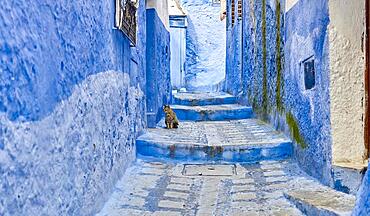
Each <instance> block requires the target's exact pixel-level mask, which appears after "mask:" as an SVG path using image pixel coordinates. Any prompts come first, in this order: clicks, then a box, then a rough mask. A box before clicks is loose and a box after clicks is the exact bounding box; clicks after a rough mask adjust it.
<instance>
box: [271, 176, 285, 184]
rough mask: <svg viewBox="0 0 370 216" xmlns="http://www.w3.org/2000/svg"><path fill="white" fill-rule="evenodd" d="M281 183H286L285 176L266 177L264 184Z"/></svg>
mask: <svg viewBox="0 0 370 216" xmlns="http://www.w3.org/2000/svg"><path fill="white" fill-rule="evenodd" d="M281 181H288V178H287V177H286V176H281V177H267V178H266V182H268V183H271V182H281Z"/></svg>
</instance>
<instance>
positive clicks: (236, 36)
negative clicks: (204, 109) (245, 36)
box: [224, 0, 243, 95]
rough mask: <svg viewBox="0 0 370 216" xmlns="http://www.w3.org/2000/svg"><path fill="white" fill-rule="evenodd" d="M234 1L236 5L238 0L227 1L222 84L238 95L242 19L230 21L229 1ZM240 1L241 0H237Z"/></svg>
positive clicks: (227, 90)
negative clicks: (223, 78) (224, 74)
mask: <svg viewBox="0 0 370 216" xmlns="http://www.w3.org/2000/svg"><path fill="white" fill-rule="evenodd" d="M232 1H234V3H235V5H238V0H229V1H228V3H227V9H226V10H227V11H228V13H227V18H226V19H227V26H226V29H227V31H226V35H227V36H226V44H227V55H226V71H227V73H226V79H225V85H224V91H226V92H228V93H230V94H233V95H239V94H242V88H241V87H242V49H241V45H242V34H241V31H242V23H243V22H242V20H241V19H238V18H236V19H235V23H234V24H232V23H231V10H232V9H231V2H232ZM239 1H241V0H239ZM234 10H235V11H234V12H235V14H237V10H238V8H237V7H235V8H234Z"/></svg>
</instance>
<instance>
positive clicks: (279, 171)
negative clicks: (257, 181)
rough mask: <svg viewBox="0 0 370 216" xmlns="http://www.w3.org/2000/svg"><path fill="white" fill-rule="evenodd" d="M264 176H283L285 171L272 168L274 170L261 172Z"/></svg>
mask: <svg viewBox="0 0 370 216" xmlns="http://www.w3.org/2000/svg"><path fill="white" fill-rule="evenodd" d="M263 175H264V176H266V177H267V176H283V175H285V172H284V171H282V170H274V171H268V172H264V173H263Z"/></svg>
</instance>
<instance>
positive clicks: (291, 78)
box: [226, 0, 332, 184]
mask: <svg viewBox="0 0 370 216" xmlns="http://www.w3.org/2000/svg"><path fill="white" fill-rule="evenodd" d="M284 2H285V1H276V0H275V1H270V0H265V1H253V0H249V1H244V4H243V5H244V9H243V10H244V14H245V16H244V18H243V25H244V27H243V37H244V38H247V39H246V40H244V42H243V49H242V52H244V53H243V56H244V57H243V62H242V64H243V71H242V75H241V78H242V91H241V94H240V101H241V102H242V103H243V104H244V103H245V104H248V105H252V106H253V111H254V112H255V113H256V114H257V116H259V117H260V118H263V119H265V120H267V121H270V122H271V123H273V124H274V125H275V126H276V127H277V128H279V129H281V130H283V131H285V132H286V133H287V134H289V135H291V137H292V140H294V143H295V144H296V145H295V157H296V158H297V160H298V161H299V163H300V164H301V165H302V168H303V169H304V170H305V171H307V172H308V173H309V174H311V175H312V176H314V177H316V178H318V179H319V180H320V181H322V182H323V183H325V184H332V173H331V135H330V132H331V131H330V105H329V103H330V101H329V88H328V86H329V81H330V80H329V44H328V36H327V26H328V24H329V13H328V5H327V2H326V1H321V0H310V1H298V2H296V4H295V6H294V7H292V8H291V9H290V10H289V11H288V12H287V13H284V8H285V4H284ZM278 16H280V17H278ZM228 25H229V23H228ZM278 25H279V26H278ZM231 36H232V35H231ZM232 37H233V38H232V40H237V37H235V36H232ZM228 40H229V39H228ZM228 53H233V54H234V52H231V51H230V50H228ZM235 55H238V53H236V54H235ZM310 56H314V58H315V67H316V87H314V88H313V89H311V90H305V87H304V79H303V78H304V77H303V68H302V66H301V62H302V61H303V60H304V59H306V58H307V57H310ZM227 73H231V74H227V75H226V77H227V78H228V77H233V76H235V70H230V68H229V67H227ZM229 81H230V80H226V83H227V82H229ZM233 83H234V84H235V85H232V84H229V86H231V87H233V88H235V89H237V88H239V86H238V84H237V82H233ZM235 89H234V90H235Z"/></svg>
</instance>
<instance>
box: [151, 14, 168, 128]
mask: <svg viewBox="0 0 370 216" xmlns="http://www.w3.org/2000/svg"><path fill="white" fill-rule="evenodd" d="M146 29H147V43H146V44H147V46H146V47H147V48H146V80H147V81H146V97H147V99H146V101H147V113H148V115H147V117H148V126H149V127H154V126H155V125H156V123H157V122H159V120H160V118H161V117H162V113H163V110H162V106H163V105H164V104H170V102H171V80H170V58H171V52H170V33H169V32H168V31H167V29H166V27H165V26H164V24H163V23H162V21H161V19H160V17H159V16H158V14H157V11H156V10H155V9H147V26H146Z"/></svg>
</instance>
